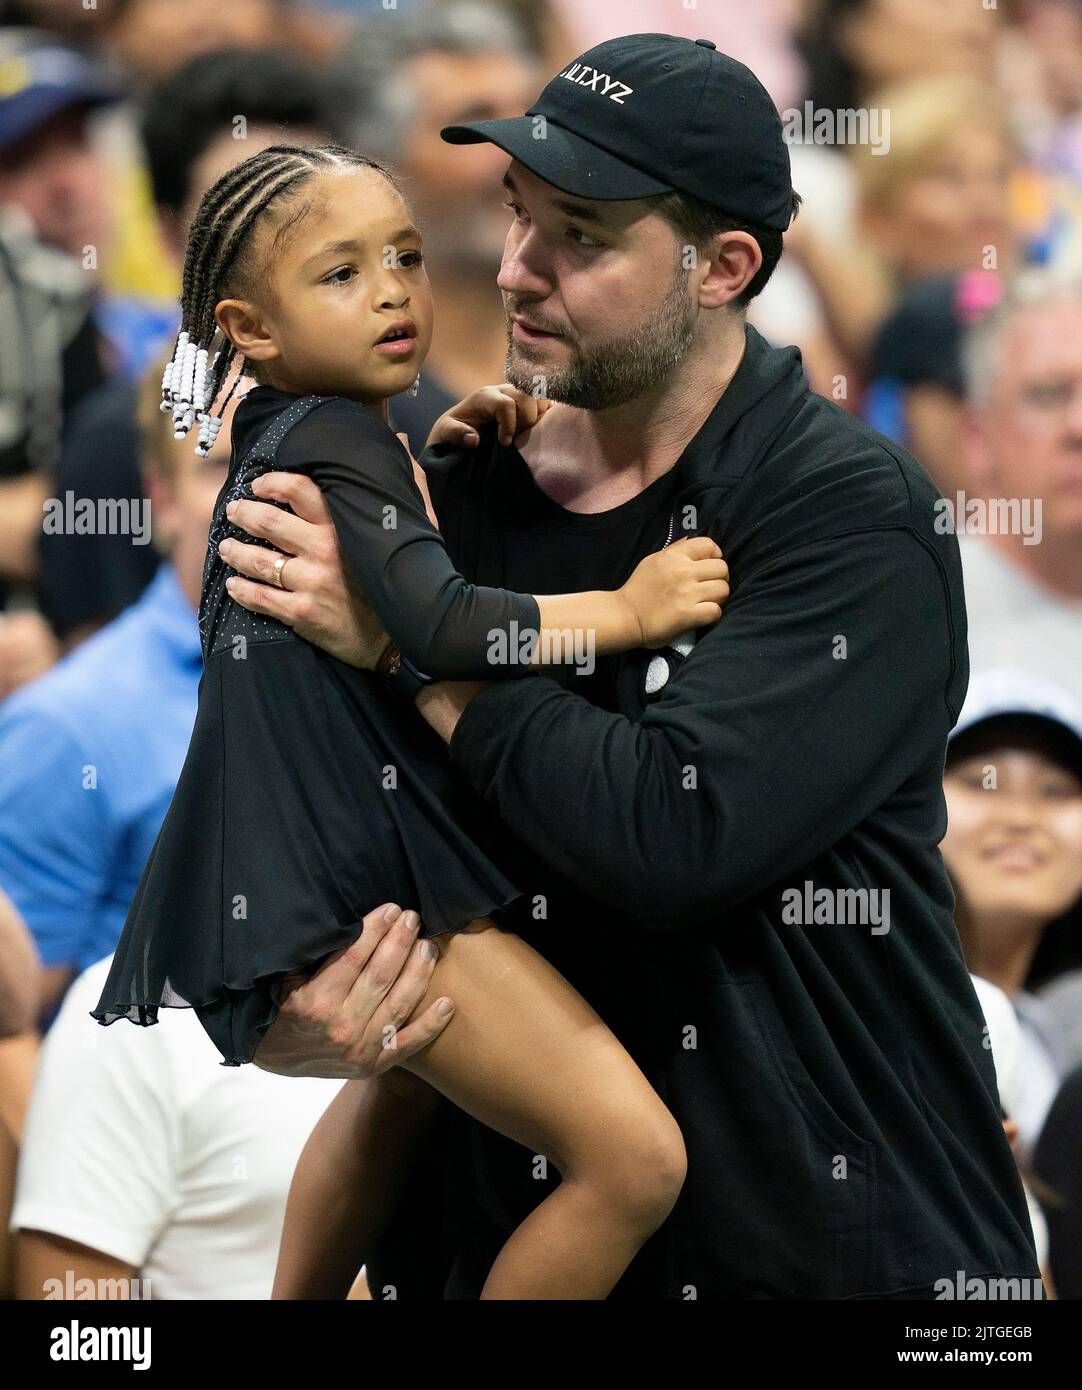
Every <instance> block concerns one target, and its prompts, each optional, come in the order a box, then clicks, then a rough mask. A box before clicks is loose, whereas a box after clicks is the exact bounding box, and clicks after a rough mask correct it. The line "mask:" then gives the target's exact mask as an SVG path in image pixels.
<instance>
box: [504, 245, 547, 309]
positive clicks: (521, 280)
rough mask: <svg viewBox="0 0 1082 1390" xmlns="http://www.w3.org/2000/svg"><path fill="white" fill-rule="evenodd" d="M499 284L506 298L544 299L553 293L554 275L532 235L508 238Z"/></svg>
mask: <svg viewBox="0 0 1082 1390" xmlns="http://www.w3.org/2000/svg"><path fill="white" fill-rule="evenodd" d="M496 284H497V285H498V286H499V287H500V289H501V290H503V292H504V293H505V294H513V295H526V296H531V297H533V298H535V299H542V298H544V297H546V296H547V295H549V294H551V293H552V275H551V272H550V268H549V265H548V262H547V258H546V257H545V255H544V252H543V251H542V248H541V246H540V243H539V241H538V239H537V238H536V237H534V236H533V235H532V233H531V232H530V231H527V232H526V233H525V235H523V236H520V237H517V238H512V237H510V236H509V237H508V239H507V241H506V243H505V245H504V248H503V260H502V261H501V262H500V273H499V275H497V276H496Z"/></svg>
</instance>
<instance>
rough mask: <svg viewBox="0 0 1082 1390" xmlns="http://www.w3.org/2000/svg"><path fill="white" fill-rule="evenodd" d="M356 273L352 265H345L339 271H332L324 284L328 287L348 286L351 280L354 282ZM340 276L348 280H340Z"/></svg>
mask: <svg viewBox="0 0 1082 1390" xmlns="http://www.w3.org/2000/svg"><path fill="white" fill-rule="evenodd" d="M356 273H357V272H356V271H355V270H354V269H353V267H352V266H351V265H343V266H340V267H339V268H338V269H337V270H332V271H331V273H330V275H328V276H326V277H325V279H324V282H323V283H324V284H326V285H346V284H348V283H349V281H350V280H352V278H353V276H354V275H356ZM340 275H344V276H345V277H346V278H345V279H344V280H340V279H338V276H340Z"/></svg>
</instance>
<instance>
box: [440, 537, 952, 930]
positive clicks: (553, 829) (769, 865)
mask: <svg viewBox="0 0 1082 1390" xmlns="http://www.w3.org/2000/svg"><path fill="white" fill-rule="evenodd" d="M954 640H955V638H954V634H953V632H952V630H951V627H950V620H949V613H948V596H947V592H946V589H945V585H944V581H943V578H942V576H941V574H940V571H939V568H938V565H937V563H936V561H935V559H934V557H933V556H932V555H931V554H930V553H929V552H928V551H927V550H926V549H925V548H924V547H923V546H922V545H921V544H920V542H919V541H918V540H917V538H916V537H915V536H914V535H912V534H911V533H909V532H908V531H905V530H900V529H899V530H893V529H884V530H879V531H867V532H864V533H860V534H855V535H854V534H851V535H848V536H846V537H844V538H840V539H838V540H825V541H820V542H817V543H815V544H814V545H809V546H806V547H804V548H802V549H800V550H798V551H795V552H791V553H789V554H787V555H784V556H782V557H781V558H780V559H779V560H777V561H776V562H773V563H772V564H770V565H769V566H764V567H763V568H761V569H760V570H759V571H758V572H757V573H755V574H754V575H752V576H750V577H748V578H747V579H745V580H744V582H743V584H742V585H739V584H738V587H737V588H736V589H735V593H734V598H733V600H732V602H731V603H730V605H729V608H728V609H727V611H726V613H725V616H724V617H723V618H722V620H721V621H720V622H719V623H718V624H717V626H716V627H715V628H712V629H710V630H708V631H705V632H704V633H702V635H701V636H700V639H699V641H698V643H697V644H696V646H695V648H694V649H693V651H692V652H691V654H690V656H689V657H688V659H687V660H686V661H685V663H684V664H683V665H682V667H681V668H680V670H679V672H678V673H677V674H676V676H675V677H674V679H673V680H672V681H671V682H670V684H669V686H668V687H667V688H666V690H665V691H664V693H663V694H662V695H661V697H660V698H659V699H658V700H657V701H656V702H655V703H654V704H652V705H651V706H649V707H648V708H647V710H646V711H645V713H644V714H643V716H642V718H641V720H639V721H638V722H635V723H633V722H631V721H630V720H628V719H626V718H624V717H623V716H621V715H618V714H611V713H609V712H608V711H606V710H603V709H599V708H597V707H595V706H594V705H591V704H590V703H589V702H588V701H586V700H584V699H583V698H582V697H581V696H578V695H575V694H574V693H573V692H571V691H568V690H566V689H564V688H563V687H561V686H559V685H557V684H556V683H555V682H553V681H551V680H548V679H545V678H544V677H541V678H536V679H534V680H532V681H529V682H519V683H518V684H517V685H514V686H513V687H512V685H511V683H503V684H496V683H493V684H492V685H489V686H487V687H485V688H483V689H481V690H480V691H471V690H469V689H454V688H450V689H445V690H443V691H440V690H438V689H436V688H435V687H433V688H432V689H431V691H430V692H428V693H427V694H426V693H425V692H422V694H421V697H420V698H419V701H418V706H419V708H420V709H421V712H422V713H423V714H424V715H425V717H426V718H427V719H429V722H430V723H431V724H432V727H433V728H435V729H436V730H437V732H439V733H440V734H441V735H443V736H444V737H446V738H447V739H448V741H449V753H450V759H451V763H452V765H453V766H454V767H455V768H456V769H457V771H458V772H459V773H460V774H461V775H462V776H463V777H464V778H465V779H466V780H467V781H468V782H470V783H471V784H472V786H473V787H474V788H475V789H476V790H477V792H478V793H479V794H480V795H481V796H483V797H484V798H485V800H486V801H487V802H488V803H489V804H490V805H491V806H493V807H494V809H495V810H496V811H497V812H498V813H499V815H500V817H501V818H502V819H503V821H504V822H505V823H506V824H507V825H508V826H510V828H511V829H512V830H513V831H514V832H515V833H516V835H517V836H518V837H519V839H521V840H522V841H523V843H525V844H528V845H531V846H533V847H534V848H535V849H536V851H537V853H538V854H540V855H541V856H543V857H544V859H545V861H546V862H547V863H548V864H550V865H551V866H552V867H553V868H555V869H556V870H557V871H558V872H560V873H561V874H562V875H563V876H564V877H566V878H567V879H568V880H569V881H571V882H572V883H575V884H577V885H578V886H579V887H581V888H582V889H583V891H584V892H590V893H591V894H592V895H593V896H595V897H598V898H601V899H602V900H605V901H608V902H611V903H613V904H614V905H618V906H624V907H625V908H628V909H629V910H630V911H631V913H632V914H633V915H634V916H635V917H636V919H637V920H639V922H640V923H641V924H642V926H643V927H644V928H645V929H647V930H666V929H674V928H681V927H687V926H694V925H696V924H698V923H701V922H705V921H709V920H711V919H716V916H717V913H718V911H719V909H724V908H726V907H728V906H732V905H733V904H735V903H738V902H740V901H742V900H744V899H747V898H748V897H750V896H752V895H753V894H754V893H755V892H757V891H759V890H761V889H763V888H765V887H767V886H769V885H770V884H773V883H777V882H779V881H783V880H784V877H785V875H786V874H787V873H789V872H792V871H794V870H796V869H798V868H800V867H801V866H802V865H805V864H807V863H809V862H810V861H812V860H813V859H815V858H816V857H817V856H818V855H820V854H822V853H824V852H825V851H826V850H828V849H829V847H830V846H831V845H832V844H835V843H836V842H837V841H838V840H839V839H841V838H842V837H843V836H844V835H845V834H846V833H848V831H850V830H851V829H852V828H853V827H855V826H856V825H858V824H859V823H860V822H861V821H862V820H864V819H865V818H866V817H867V816H869V815H870V814H871V813H872V812H873V811H874V810H875V809H876V807H878V806H880V805H882V804H883V803H884V802H885V801H886V800H887V799H888V798H889V797H890V796H891V794H892V793H893V792H894V791H896V790H897V788H898V787H899V786H901V785H902V784H903V783H904V782H905V781H906V779H907V778H908V777H909V776H910V775H911V774H912V772H913V769H914V767H915V766H918V765H919V763H920V761H921V759H923V758H925V757H927V756H928V754H929V752H930V751H931V750H932V748H933V747H934V746H935V744H937V743H938V742H939V741H940V740H941V739H942V740H945V737H946V733H947V730H948V728H949V726H950V723H951V716H950V712H949V711H948V709H947V707H946V701H945V691H946V688H947V684H948V680H949V677H950V672H951V660H952V644H953V642H954ZM922 740H923V741H922Z"/></svg>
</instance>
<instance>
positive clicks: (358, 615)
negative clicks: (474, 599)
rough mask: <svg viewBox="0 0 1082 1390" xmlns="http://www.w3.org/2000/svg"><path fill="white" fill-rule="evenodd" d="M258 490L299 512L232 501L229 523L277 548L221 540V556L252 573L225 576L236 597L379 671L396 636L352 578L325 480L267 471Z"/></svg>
mask: <svg viewBox="0 0 1082 1390" xmlns="http://www.w3.org/2000/svg"><path fill="white" fill-rule="evenodd" d="M252 491H253V492H254V493H257V494H258V495H259V496H260V497H268V498H271V497H273V498H275V499H276V500H277V501H279V502H286V503H287V504H288V505H289V506H290V507H291V508H292V514H291V513H290V512H285V511H283V510H282V509H281V508H280V507H274V506H271V505H270V503H269V502H249V501H248V500H247V499H244V498H242V499H241V500H240V501H238V502H234V503H232V504H231V505H230V506H229V508H228V513H229V519H230V521H232V522H235V523H236V525H237V526H239V527H241V528H242V529H243V530H245V531H247V532H248V534H249V535H251V536H260V537H262V538H263V539H264V540H268V541H270V542H271V543H272V544H274V545H276V546H277V547H278V549H277V550H269V549H268V548H267V547H266V546H262V545H245V544H244V543H243V541H237V540H228V541H223V542H222V544H221V547H220V553H221V556H222V559H223V560H224V561H225V562H226V564H228V565H230V566H231V567H232V568H233V569H235V570H238V571H239V572H240V575H242V576H244V575H246V576H248V577H247V578H240V577H234V578H230V579H229V580H227V581H226V588H227V589H228V590H229V592H230V594H231V595H232V597H233V598H235V599H236V600H237V602H238V603H239V604H241V605H242V606H243V607H245V608H248V609H251V611H252V612H253V613H262V614H264V615H265V616H266V617H270V618H277V619H278V620H279V622H283V623H285V624H286V626H287V627H291V628H292V629H293V631H294V632H295V633H296V634H297V636H298V637H303V638H304V639H305V641H307V642H311V643H313V645H315V646H317V647H322V648H323V650H324V651H326V652H330V654H331V656H335V657H337V658H338V660H339V661H344V662H346V664H347V665H349V666H357V667H360V668H361V669H362V670H366V671H371V670H374V669H375V667H376V663H377V662H378V661H379V658H380V655H381V653H382V652H383V651H384V649H385V648H386V646H387V644H388V642H389V641H390V638H389V637H388V636H387V633H386V632H385V630H384V627H383V623H382V621H381V619H380V617H379V615H378V614H377V613H376V612H375V610H374V609H373V608H372V607H371V606H370V605H369V603H368V601H367V599H366V598H365V597H364V595H363V594H362V593H361V591H360V590H359V589H358V588H356V587H355V586H354V585H352V584H351V583H350V581H349V577H348V575H347V574H346V570H345V566H344V565H343V564H342V556H341V553H340V552H339V548H338V536H337V535H336V533H335V529H334V523H333V522H332V521H331V515H330V512H329V511H328V509H327V503H326V501H325V500H324V497H323V494H322V492H320V490H319V487H318V485H317V484H316V483H314V482H313V481H312V479H311V478H306V477H304V476H303V475H302V474H299V473H284V472H280V473H279V472H276V473H263V474H261V475H260V476H259V477H258V478H256V480H255V481H254V482H253V483H252ZM281 554H285V555H287V556H289V560H288V562H287V563H286V564H285V565H284V566H283V567H282V575H281V578H282V584H283V585H284V587H283V588H279V587H278V585H276V584H275V582H274V562H275V560H277V559H278V557H279V555H281ZM253 580H256V581H259V582H257V583H253V582H252V581H253Z"/></svg>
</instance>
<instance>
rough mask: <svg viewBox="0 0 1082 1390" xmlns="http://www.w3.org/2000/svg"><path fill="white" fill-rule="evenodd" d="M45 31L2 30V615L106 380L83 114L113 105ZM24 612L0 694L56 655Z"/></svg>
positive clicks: (100, 216)
mask: <svg viewBox="0 0 1082 1390" xmlns="http://www.w3.org/2000/svg"><path fill="white" fill-rule="evenodd" d="M117 95H118V94H117V92H116V90H115V88H114V87H113V86H112V85H111V84H110V82H109V80H108V78H107V77H106V75H105V74H104V72H102V71H101V70H100V69H99V68H97V67H96V66H95V65H93V64H92V63H90V62H89V61H87V59H85V58H84V57H83V56H82V55H80V54H79V53H77V52H76V51H75V50H73V49H70V48H67V47H65V46H64V45H61V44H59V43H57V42H56V41H55V40H53V39H51V38H50V37H49V36H48V35H46V34H42V33H37V32H36V31H34V30H29V29H12V30H7V31H5V32H4V33H3V34H2V35H0V610H3V609H4V608H5V606H6V605H7V603H8V601H9V597H10V593H11V591H13V590H17V589H23V590H25V591H26V592H27V593H28V594H30V593H32V592H33V591H34V589H35V588H36V585H37V582H38V579H39V569H38V554H37V538H38V536H39V535H40V530H41V507H42V503H43V501H44V500H45V498H46V497H47V496H48V494H49V491H50V489H51V486H52V478H53V473H54V470H55V468H56V465H57V457H58V454H59V450H60V442H61V435H62V431H63V428H64V426H65V424H66V422H67V418H68V414H69V412H70V411H71V409H72V407H73V406H74V405H75V403H76V402H77V401H78V400H80V399H81V398H82V397H83V396H85V395H86V394H87V392H88V391H90V390H91V389H93V387H95V386H96V385H97V384H98V383H99V382H100V381H102V380H103V378H104V370H103V365H102V361H101V357H100V353H99V334H98V331H97V328H96V327H95V325H94V322H93V320H92V318H91V316H90V313H91V307H92V302H93V299H94V293H95V279H96V276H95V275H94V274H92V273H91V272H89V271H88V268H87V263H86V260H85V259H84V258H85V256H86V252H87V249H88V247H89V248H94V249H95V250H96V251H97V252H98V253H99V254H100V252H101V250H102V249H103V243H104V241H105V239H106V235H107V229H108V222H109V215H108V208H107V203H106V195H105V181H104V178H103V165H102V162H101V159H100V157H99V154H98V152H97V150H96V148H95V145H94V142H93V140H92V139H91V133H90V132H91V117H92V114H93V112H94V111H95V110H96V109H97V108H100V107H104V106H107V105H109V104H111V103H112V102H114V101H116V100H117ZM56 656H57V652H56V644H55V640H54V638H53V636H52V634H51V633H50V631H49V628H48V625H47V624H46V623H45V622H44V621H43V620H42V618H41V617H40V616H39V615H38V614H37V613H36V612H34V611H33V610H31V609H25V608H24V609H22V610H21V611H12V612H9V613H3V612H0V699H3V698H4V697H5V696H7V695H8V694H9V693H10V692H11V691H12V690H13V689H15V688H16V686H18V685H20V684H22V683H24V682H25V681H27V680H30V679H33V678H34V677H35V676H37V675H40V674H41V673H42V672H43V671H45V670H47V669H48V668H49V666H51V665H52V664H53V662H54V661H55V660H56Z"/></svg>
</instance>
